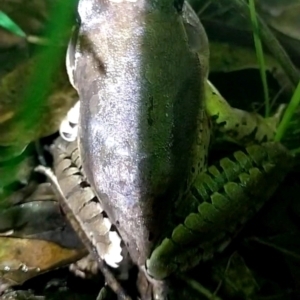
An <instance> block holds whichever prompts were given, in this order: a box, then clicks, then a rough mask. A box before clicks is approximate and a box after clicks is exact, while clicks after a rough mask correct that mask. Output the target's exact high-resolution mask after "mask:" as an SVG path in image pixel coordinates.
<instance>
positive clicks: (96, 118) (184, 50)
mask: <svg viewBox="0 0 300 300" xmlns="http://www.w3.org/2000/svg"><path fill="white" fill-rule="evenodd" d="M185 9H186V8H185ZM78 12H79V15H80V19H81V26H80V30H79V38H78V40H77V45H76V49H75V52H74V53H75V56H76V60H75V66H74V73H73V76H74V78H73V80H74V85H75V86H76V88H77V90H78V92H79V96H80V101H81V104H80V122H79V148H80V152H81V157H82V163H83V168H84V171H85V173H86V176H87V178H88V181H89V182H90V183H91V185H92V187H93V189H94V190H95V192H96V193H97V195H98V196H99V198H100V201H101V202H102V205H103V207H104V209H105V211H106V212H107V214H108V216H109V218H110V220H111V221H112V223H114V224H115V225H116V226H117V228H118V230H119V232H120V234H121V235H122V238H123V239H124V241H125V243H126V245H127V246H128V249H129V253H130V255H131V257H132V259H133V260H134V262H135V263H137V264H139V265H142V264H144V263H145V259H146V258H147V257H148V255H149V254H150V252H151V250H152V249H153V246H154V245H155V242H157V240H158V239H160V238H161V235H163V233H164V231H163V230H164V229H165V225H166V222H167V221H168V213H172V211H170V205H171V204H172V201H173V202H174V201H175V199H176V197H178V195H179V192H180V191H181V192H182V191H184V190H185V189H186V188H187V187H188V186H189V185H190V182H191V180H190V179H189V180H187V179H188V178H194V177H195V176H196V175H197V173H198V172H199V171H200V169H201V168H202V166H203V165H204V161H205V156H206V152H207V137H208V136H209V134H208V125H207V119H206V116H205V113H204V109H203V104H204V103H203V94H204V93H203V83H204V78H205V76H206V75H207V57H205V59H204V61H203V62H202V61H201V59H202V58H201V56H199V55H198V54H197V52H198V51H199V50H202V51H204V53H206V54H207V55H208V48H207V45H205V47H203V45H201V39H200V40H199V39H198V40H197V41H194V40H193V38H194V37H195V36H197V35H198V33H199V28H198V27H197V26H199V24H200V22H199V20H196V19H195V20H194V21H195V24H193V22H192V23H191V24H184V23H186V22H184V21H183V18H182V16H181V14H180V12H178V11H177V10H176V8H175V7H174V1H173V0H159V1H158V0H137V1H135V2H133V1H132V2H129V1H123V2H121V3H115V2H111V1H108V0H102V1H99V0H81V1H79V6H78ZM189 13H191V12H189ZM201 28H202V27H201ZM201 33H202V34H203V32H201ZM202 38H203V40H204V41H205V42H206V43H207V39H206V36H205V34H204V36H203V35H202ZM201 47H202V49H201ZM202 131H205V132H206V133H207V134H206V135H205V136H206V140H204V141H203V138H202V136H203V135H202ZM198 133H200V134H198ZM203 145H204V147H203ZM199 150H201V151H199Z"/></svg>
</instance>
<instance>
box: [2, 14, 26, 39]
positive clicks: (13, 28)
mask: <svg viewBox="0 0 300 300" xmlns="http://www.w3.org/2000/svg"><path fill="white" fill-rule="evenodd" d="M0 26H1V27H3V28H5V29H6V30H8V31H10V32H12V33H14V34H15V35H18V36H21V37H24V38H25V37H26V33H25V32H24V31H23V30H22V29H21V28H20V27H19V26H18V25H17V24H16V23H15V22H14V21H13V20H12V19H11V18H10V17H9V16H8V15H7V14H5V13H4V12H3V11H1V10H0Z"/></svg>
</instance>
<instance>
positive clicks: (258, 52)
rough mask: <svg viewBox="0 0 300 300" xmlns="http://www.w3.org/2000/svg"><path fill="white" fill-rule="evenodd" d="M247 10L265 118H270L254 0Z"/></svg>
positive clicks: (250, 1) (263, 61)
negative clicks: (261, 88)
mask: <svg viewBox="0 0 300 300" xmlns="http://www.w3.org/2000/svg"><path fill="white" fill-rule="evenodd" d="M249 9H250V18H251V24H252V30H253V38H254V45H255V50H256V56H257V60H258V64H259V70H260V76H261V80H262V85H263V92H264V99H265V116H266V117H269V116H270V97H269V89H268V82H267V75H266V65H265V59H264V53H263V47H262V43H261V40H260V34H259V26H258V21H257V17H256V10H255V4H254V0H249Z"/></svg>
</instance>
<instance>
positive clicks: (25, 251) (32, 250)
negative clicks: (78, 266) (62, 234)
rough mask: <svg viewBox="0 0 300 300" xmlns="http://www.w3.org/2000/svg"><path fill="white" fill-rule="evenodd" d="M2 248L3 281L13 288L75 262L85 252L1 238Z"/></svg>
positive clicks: (1, 274) (34, 241) (0, 261)
mask: <svg viewBox="0 0 300 300" xmlns="http://www.w3.org/2000/svg"><path fill="white" fill-rule="evenodd" d="M0 244H1V248H0V276H1V277H0V280H1V281H2V282H7V283H8V284H9V285H11V286H12V285H20V284H22V283H24V282H25V281H26V280H28V279H30V278H32V277H35V276H37V275H39V274H41V273H44V272H46V271H49V270H51V269H54V268H58V267H62V266H65V265H67V264H69V263H71V262H74V261H76V260H78V259H79V258H81V257H82V256H83V255H84V253H83V252H85V251H83V250H73V249H67V248H62V247H60V246H58V245H57V244H54V243H51V242H47V241H41V240H33V239H31V240H28V239H18V238H9V237H0ZM0 293H1V291H0Z"/></svg>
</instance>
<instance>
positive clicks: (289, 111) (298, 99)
mask: <svg viewBox="0 0 300 300" xmlns="http://www.w3.org/2000/svg"><path fill="white" fill-rule="evenodd" d="M299 105H300V81H299V83H298V85H297V87H296V90H295V92H294V94H293V96H292V99H291V101H290V103H289V104H288V107H287V108H286V110H285V112H284V114H283V117H282V120H281V122H280V124H279V126H278V129H277V132H276V135H275V141H280V140H281V139H282V138H283V136H284V133H285V132H286V130H287V128H288V126H289V122H290V121H291V119H292V116H293V114H294V113H295V111H296V109H297V108H298V107H299Z"/></svg>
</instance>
